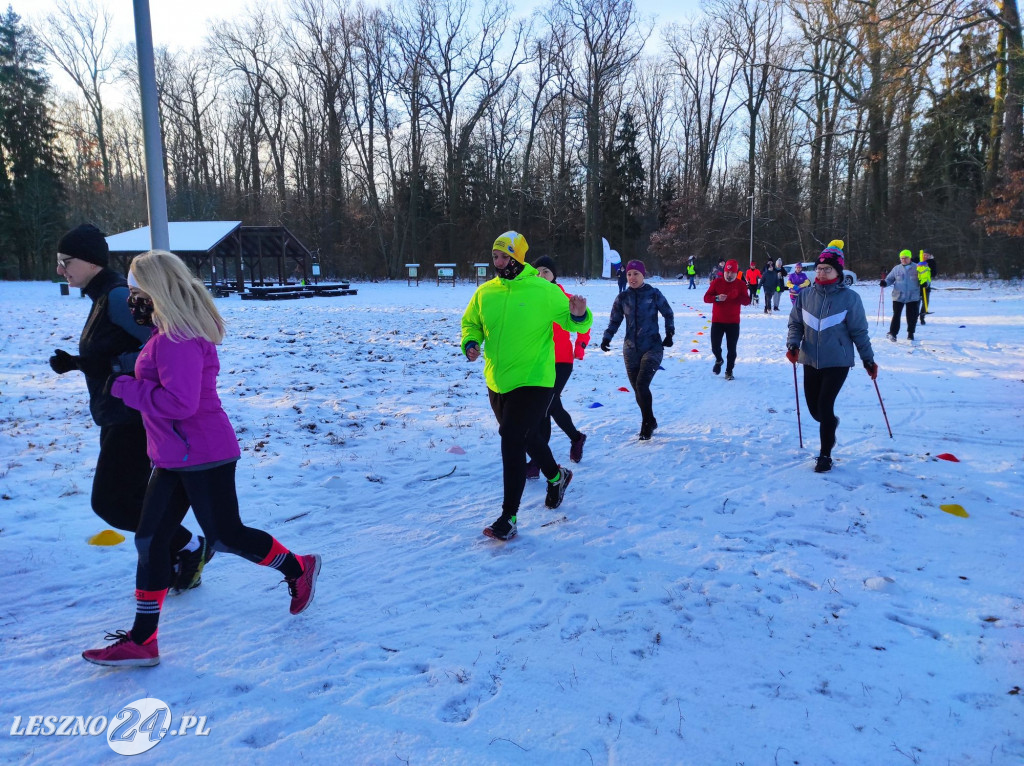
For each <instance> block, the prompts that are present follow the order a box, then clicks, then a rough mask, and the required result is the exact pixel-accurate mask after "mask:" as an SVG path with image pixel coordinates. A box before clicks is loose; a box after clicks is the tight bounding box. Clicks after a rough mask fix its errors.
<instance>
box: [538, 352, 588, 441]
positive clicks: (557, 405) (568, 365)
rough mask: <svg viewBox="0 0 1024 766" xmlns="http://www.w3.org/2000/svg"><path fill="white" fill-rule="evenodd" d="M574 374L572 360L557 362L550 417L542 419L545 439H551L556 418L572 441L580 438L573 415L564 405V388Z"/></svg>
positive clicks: (541, 425)
mask: <svg viewBox="0 0 1024 766" xmlns="http://www.w3.org/2000/svg"><path fill="white" fill-rule="evenodd" d="M570 375H572V362H555V390H554V394H553V396H552V397H551V406H550V407H548V415H549V416H550V417H548V418H546V419H545V420H543V421H541V424H540V432H541V435H542V436H543V437H544V441H546V442H550V441H551V421H552V420H554V421H555V423H557V424H558V427H559V428H561V429H562V430H563V431H565V435H566V436H568V437H569V439H570V441H576V440H577V439H578V438H580V432H579V431H577V430H576V424H575V423H573V422H572V415H570V414H569V413H568V412H566V411H565V407H563V406H562V389H564V388H565V384H566V383H568V382H569V376H570Z"/></svg>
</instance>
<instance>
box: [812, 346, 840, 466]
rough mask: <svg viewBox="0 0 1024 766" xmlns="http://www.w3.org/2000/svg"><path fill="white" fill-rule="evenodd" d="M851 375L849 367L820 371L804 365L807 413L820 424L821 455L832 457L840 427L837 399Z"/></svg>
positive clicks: (827, 368) (826, 368)
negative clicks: (837, 430) (837, 415)
mask: <svg viewBox="0 0 1024 766" xmlns="http://www.w3.org/2000/svg"><path fill="white" fill-rule="evenodd" d="M849 374H850V368H849V367H825V368H824V369H821V370H818V369H815V368H814V367H811V366H810V365H809V364H805V365H804V399H806V400H807V411H808V412H810V413H811V417H812V418H814V419H815V420H817V421H818V423H819V425H818V438H819V439H820V440H821V452H820V453H819V454H822V455H829V456H831V455H832V447H834V446H835V443H836V426H837V425H839V420H838V418H836V413H835V404H836V397H837V396H839V390H840V389H841V388H842V387H843V383H845V382H846V376H847V375H849Z"/></svg>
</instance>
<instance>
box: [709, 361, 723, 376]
mask: <svg viewBox="0 0 1024 766" xmlns="http://www.w3.org/2000/svg"><path fill="white" fill-rule="evenodd" d="M721 371H722V360H721V359H716V360H715V366H714V367H712V368H711V372H713V373H715V375H717V374H718V373H720V372H721Z"/></svg>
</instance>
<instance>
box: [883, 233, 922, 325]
mask: <svg viewBox="0 0 1024 766" xmlns="http://www.w3.org/2000/svg"><path fill="white" fill-rule="evenodd" d="M912 257H913V256H912V255H911V253H910V251H909V250H900V262H899V265H898V266H893V267H892V271H890V272H889V273H888V274H887V275H886V276H884V277H882V279H881V281H880V282H879V285H881V286H882V287H883V288H885V287H888V286H889V285H892V321H891V322H890V323H889V332H888V333H887V334H886V336H885V337H886V338H888V339H889V340H891V341H892V342H893V343H895V342H896V338H897V337H898V336H899V334H900V316H901V315H902V314H903V310H904V309H906V311H907V340H913V339H914V330H915V329H916V328H917V309H918V304H919V303H920V302H921V283H920V281H919V280H918V276H917V267H915V266H914V264H913V263H911V259H912Z"/></svg>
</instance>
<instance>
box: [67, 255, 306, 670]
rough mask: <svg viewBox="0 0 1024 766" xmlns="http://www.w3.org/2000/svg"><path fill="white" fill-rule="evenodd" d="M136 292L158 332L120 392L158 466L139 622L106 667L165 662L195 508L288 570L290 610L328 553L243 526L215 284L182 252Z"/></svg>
mask: <svg viewBox="0 0 1024 766" xmlns="http://www.w3.org/2000/svg"><path fill="white" fill-rule="evenodd" d="M129 285H130V286H131V289H132V295H133V296H137V297H139V298H144V299H148V300H150V301H152V303H153V323H154V324H155V325H156V332H154V333H153V335H152V337H151V338H150V339H149V341H147V343H146V345H145V347H144V348H143V349H142V352H141V353H140V354H139V358H138V361H137V362H136V363H135V377H131V376H129V375H121V376H118V377H117V378H115V379H113V380H112V381H111V384H112V385H111V389H110V392H111V394H112V395H113V396H115V397H117V398H118V399H121V400H123V401H124V403H125V404H126V405H128V406H129V407H131V408H132V409H136V410H138V411H139V412H141V413H142V419H143V421H144V422H145V424H146V438H147V444H148V450H149V457H150V458H151V459H152V461H153V465H154V466H155V468H154V470H153V476H152V478H151V479H150V481H149V487H148V488H147V489H146V499H145V501H144V502H143V506H142V518H141V520H140V521H139V529H138V531H137V532H136V533H135V547H136V548H137V549H138V552H139V562H138V568H137V570H136V575H135V601H136V612H135V622H134V624H133V625H132V628H131V630H130V631H127V632H126V631H117V633H115V634H112V635H108V638H109V639H111V640H114V641H115V642H114V643H113V644H111V645H110V646H107V647H106V648H103V649H90V650H88V651H86V652H83V653H82V657H84V658H85V659H86V660H88V661H89V662H93V663H95V664H97V665H123V666H150V665H156V664H158V663H159V662H160V653H159V650H158V648H157V629H158V624H159V621H160V611H161V609H162V607H163V603H164V597H165V596H166V595H167V588H168V585H169V584H170V582H171V557H170V553H169V551H168V546H167V541H168V539H169V538H170V537H171V536H172V535H173V534H174V531H175V530H176V529H177V528H178V527H179V526H180V524H181V520H182V518H184V516H185V513H186V512H187V511H188V509H189V506H191V507H192V510H193V512H194V513H195V516H196V519H197V520H198V521H199V525H200V526H201V527H202V528H203V531H204V532H205V533H206V537H207V539H209V540H210V542H211V545H212V546H213V547H214V548H216V549H217V550H219V551H224V552H226V553H233V554H235V555H236V556H241V557H242V558H246V559H248V560H249V561H252V562H253V563H256V564H259V565H260V566H265V567H273V568H274V569H276V570H278V571H279V572H280V573H281V574H282V575H283V576H284V578H285V582H286V583H287V584H288V592H289V594H290V595H291V606H290V611H291V613H292V614H298V613H299V612H301V611H303V610H304V609H305V608H306V607H308V606H309V604H310V602H311V601H312V600H313V592H314V588H315V585H316V579H317V576H318V575H319V573H320V556H318V555H315V554H314V555H309V556H296V555H294V554H293V553H292V552H291V551H289V550H288V549H287V548H285V547H284V546H283V545H281V543H279V542H278V541H277V540H276V539H274V538H273V537H271V536H270V535H268V534H267V533H266V532H264V531H262V530H259V529H254V528H252V527H247V526H245V525H243V524H242V521H241V519H240V518H239V515H238V496H237V494H236V491H235V465H236V463H237V462H238V458H239V455H240V451H239V449H238V438H237V437H236V436H235V429H234V428H233V427H232V425H231V422H230V421H229V420H228V416H227V414H226V413H225V412H224V408H223V407H222V406H221V403H220V398H219V397H218V396H217V374H218V372H219V371H220V362H219V360H218V358H217V344H219V343H220V342H221V340H222V339H223V337H224V320H223V319H222V318H221V316H220V313H219V312H218V311H217V308H216V306H214V304H213V299H212V298H211V297H210V293H209V292H208V291H207V289H206V287H205V285H203V283H202V282H200V281H199V280H198V279H196V278H195V277H194V276H193V275H192V273H191V272H190V271H189V269H188V266H186V265H185V263H184V262H183V261H182V260H181V259H180V258H178V256H176V255H174V254H172V253H168V252H165V251H161V250H153V251H150V252H148V253H144V254H143V255H140V256H138V257H137V258H136V259H135V260H134V261H132V266H131V272H130V274H129Z"/></svg>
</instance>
